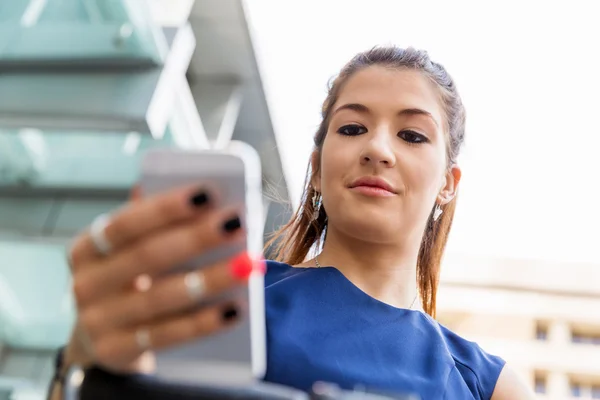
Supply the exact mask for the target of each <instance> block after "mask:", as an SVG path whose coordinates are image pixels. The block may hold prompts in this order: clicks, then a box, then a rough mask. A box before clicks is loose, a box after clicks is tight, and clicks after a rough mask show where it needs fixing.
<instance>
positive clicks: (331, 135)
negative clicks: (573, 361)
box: [54, 47, 533, 400]
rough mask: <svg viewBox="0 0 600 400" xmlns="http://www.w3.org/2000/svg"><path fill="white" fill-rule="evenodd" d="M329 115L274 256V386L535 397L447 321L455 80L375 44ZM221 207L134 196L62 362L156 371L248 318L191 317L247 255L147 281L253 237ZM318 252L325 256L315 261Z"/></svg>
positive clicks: (183, 198) (78, 287) (337, 85)
mask: <svg viewBox="0 0 600 400" xmlns="http://www.w3.org/2000/svg"><path fill="white" fill-rule="evenodd" d="M322 114H323V121H322V123H321V125H320V127H319V129H318V131H317V133H316V135H315V149H314V152H313V155H312V158H311V160H310V168H309V173H308V175H307V180H306V188H305V192H304V196H303V198H302V204H301V205H300V208H299V209H298V211H297V213H296V215H295V216H294V217H293V219H292V220H291V221H290V222H289V223H288V224H287V225H286V226H284V227H283V228H282V229H281V231H280V232H279V234H278V236H277V238H276V239H277V242H276V243H275V244H276V250H277V251H276V253H277V257H276V259H277V261H269V262H268V263H267V265H268V268H267V276H266V305H267V328H268V367H267V374H266V376H265V380H267V381H270V382H276V383H281V384H285V385H290V386H293V387H297V388H300V389H309V388H310V386H311V385H312V383H313V382H315V381H317V380H325V381H330V382H336V383H339V384H340V385H341V386H343V387H352V385H354V384H356V383H359V384H363V385H366V386H369V387H374V388H379V389H383V390H389V391H392V392H393V391H397V392H406V391H408V392H416V393H418V394H420V395H421V396H422V398H424V399H493V400H508V399H510V400H519V399H530V398H533V397H532V395H531V394H530V392H529V390H528V389H527V388H526V386H525V385H524V384H523V383H522V382H521V381H520V380H519V379H518V378H517V377H516V375H515V374H514V373H513V372H512V371H511V370H510V369H509V368H508V367H506V366H505V363H504V361H503V360H502V359H500V358H498V357H496V356H492V355H489V354H487V353H486V352H484V351H483V350H482V349H481V348H479V347H478V346H477V344H475V343H472V342H468V341H466V340H464V339H462V338H461V337H459V336H457V335H456V334H455V333H453V332H451V331H450V330H448V329H446V328H444V327H443V326H441V325H439V324H438V323H437V322H436V321H435V319H434V317H435V309H436V293H437V288H438V280H439V272H440V260H441V258H442V254H443V251H444V247H445V244H446V241H447V237H448V232H449V230H450V227H451V224H452V218H453V214H454V208H455V204H456V193H457V189H458V185H459V182H460V178H461V170H460V168H459V167H458V165H457V163H456V162H457V161H456V160H457V156H458V153H459V150H460V147H461V145H462V143H463V140H464V131H465V110H464V108H463V105H462V103H461V100H460V97H459V95H458V92H457V89H456V87H455V85H454V82H453V81H452V79H451V77H450V76H449V75H448V73H447V72H446V71H445V70H444V68H443V67H442V66H440V65H439V64H436V63H434V62H432V61H431V60H430V59H429V58H428V55H427V53H425V52H422V51H417V50H414V49H406V50H405V49H399V48H395V47H388V48H375V49H372V50H370V51H367V52H364V53H361V54H358V55H357V56H356V57H354V58H353V59H352V60H351V61H350V62H349V63H348V64H347V65H346V66H345V67H344V68H343V69H342V71H341V72H340V74H339V76H338V77H337V79H336V80H335V81H334V82H333V83H332V85H331V88H330V90H329V94H328V96H327V98H326V99H325V102H324V104H323V110H322ZM211 200H212V197H211V193H208V192H205V191H204V190H203V189H202V188H200V189H198V188H182V189H180V190H177V191H173V192H171V193H168V194H164V195H160V196H156V197H153V198H147V199H140V200H136V201H133V202H132V203H131V204H130V205H129V206H128V207H126V208H125V209H123V210H122V211H120V212H118V213H116V214H115V215H113V216H112V218H111V219H110V220H109V221H107V223H106V224H105V225H104V227H103V229H102V230H100V231H98V230H95V231H94V234H89V233H84V234H82V235H81V236H79V237H78V238H77V239H76V241H75V244H74V246H73V248H72V250H71V267H72V270H73V276H74V290H75V295H76V299H77V303H78V310H79V311H78V312H79V314H78V324H77V326H76V328H75V330H74V333H73V336H72V339H71V341H70V343H69V344H68V345H67V347H66V348H65V351H64V362H63V368H67V367H68V366H69V365H72V364H79V365H82V366H87V365H91V364H95V365H100V366H103V367H105V368H108V369H111V370H116V371H144V372H151V371H152V369H153V367H154V364H153V355H152V350H153V349H159V348H164V347H168V346H173V345H177V344H180V343H182V342H185V341H188V340H191V339H195V338H198V337H201V336H206V335H210V334H214V333H215V332H218V331H219V330H221V329H224V328H226V327H227V326H229V325H230V324H232V323H235V321H236V320H237V319H238V318H239V316H240V310H241V306H240V305H239V304H234V303H226V304H220V305H216V306H213V307H211V308H206V309H203V310H201V311H194V312H190V311H187V313H186V312H182V310H186V309H189V306H190V305H192V304H194V303H197V301H198V298H199V297H204V296H214V295H215V294H218V293H220V292H222V291H224V290H228V289H231V288H232V287H234V286H236V285H241V284H243V282H244V279H243V278H244V277H243V276H242V277H241V278H242V279H240V271H244V270H246V271H249V270H250V267H249V265H246V266H245V267H244V265H242V266H241V267H242V268H240V263H239V259H238V262H237V263H234V264H231V263H230V262H223V263H219V264H217V265H214V266H212V267H210V268H209V269H206V270H204V271H203V272H191V273H188V274H186V275H181V276H172V275H171V276H168V277H166V278H160V279H158V278H155V279H154V280H152V282H151V285H149V284H148V283H149V281H150V279H148V278H152V277H153V276H157V275H158V274H159V273H160V272H161V271H164V270H166V269H168V268H169V267H171V266H173V265H177V264H178V263H181V262H183V261H185V260H187V259H190V258H191V256H193V255H196V254H198V253H201V252H203V251H206V249H208V248H211V247H213V246H216V245H219V244H221V243H223V242H226V241H233V240H240V239H241V238H242V237H243V235H242V234H241V230H242V229H241V226H240V225H241V224H240V220H239V219H238V217H237V216H236V210H221V209H217V208H214V207H211ZM311 248H316V249H317V250H318V251H317V253H318V255H317V256H316V257H314V258H313V259H309V260H307V259H306V258H307V255H308V254H309V251H310V249H311ZM232 265H234V266H235V268H233V267H232ZM242 275H244V274H242ZM140 276H143V277H144V278H140ZM198 282H204V283H205V284H204V285H202V286H201V289H202V290H199V285H198V284H197V283H198ZM59 392H60V385H55V390H54V393H55V396H58V393H59Z"/></svg>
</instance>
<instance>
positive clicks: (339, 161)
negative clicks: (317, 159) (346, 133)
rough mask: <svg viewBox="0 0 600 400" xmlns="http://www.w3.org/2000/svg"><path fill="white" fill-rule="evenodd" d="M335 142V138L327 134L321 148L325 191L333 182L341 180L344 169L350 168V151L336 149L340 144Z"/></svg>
mask: <svg viewBox="0 0 600 400" xmlns="http://www.w3.org/2000/svg"><path fill="white" fill-rule="evenodd" d="M335 142H336V140H335V138H331V137H330V134H327V137H326V138H325V142H324V143H323V148H322V150H321V187H322V189H323V190H324V191H327V188H328V187H329V186H331V185H332V182H334V181H339V180H340V179H341V178H342V177H343V174H344V171H347V170H348V163H349V161H350V160H349V158H350V154H349V153H350V151H346V150H348V149H345V151H336V149H338V148H339V146H340V144H339V143H335Z"/></svg>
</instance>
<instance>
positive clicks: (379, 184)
mask: <svg viewBox="0 0 600 400" xmlns="http://www.w3.org/2000/svg"><path fill="white" fill-rule="evenodd" d="M349 187H350V189H353V188H357V187H370V188H376V189H381V190H385V191H388V192H390V193H393V194H398V191H397V190H396V189H394V187H393V186H392V185H390V184H389V183H388V182H387V181H386V180H385V179H382V178H378V177H375V176H363V177H361V178H358V179H356V180H355V181H354V182H352V183H351V184H350V186H349Z"/></svg>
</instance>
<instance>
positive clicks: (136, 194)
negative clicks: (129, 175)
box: [129, 185, 143, 203]
mask: <svg viewBox="0 0 600 400" xmlns="http://www.w3.org/2000/svg"><path fill="white" fill-rule="evenodd" d="M142 199H143V197H142V188H141V187H140V185H134V186H133V187H132V188H131V191H130V192H129V201H130V202H132V203H135V202H138V201H140V200H142Z"/></svg>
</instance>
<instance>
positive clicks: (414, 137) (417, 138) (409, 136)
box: [398, 130, 429, 144]
mask: <svg viewBox="0 0 600 400" xmlns="http://www.w3.org/2000/svg"><path fill="white" fill-rule="evenodd" d="M398 137H400V138H401V139H402V140H404V141H405V142H408V143H410V144H419V143H427V142H428V141H429V139H427V137H425V135H421V134H420V133H417V132H415V131H411V130H405V131H401V132H399V133H398Z"/></svg>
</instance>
